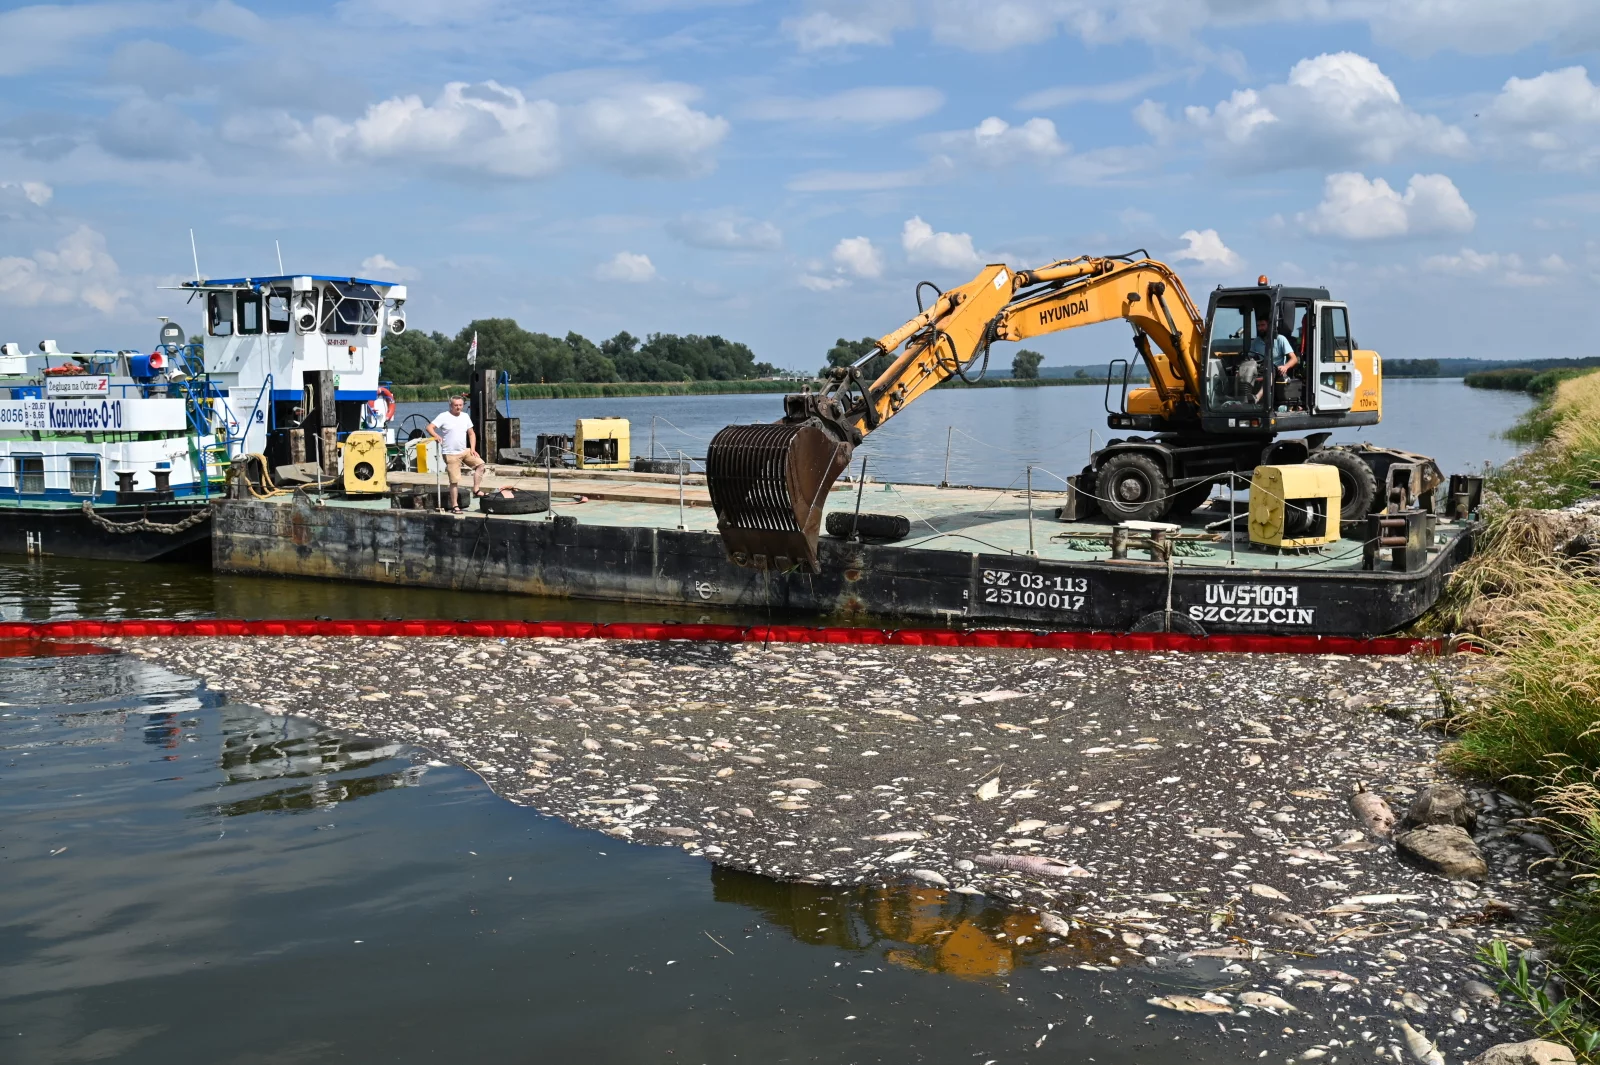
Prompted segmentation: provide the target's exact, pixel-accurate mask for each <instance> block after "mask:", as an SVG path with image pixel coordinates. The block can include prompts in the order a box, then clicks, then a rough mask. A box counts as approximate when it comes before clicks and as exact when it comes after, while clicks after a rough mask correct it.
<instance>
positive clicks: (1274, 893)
mask: <svg viewBox="0 0 1600 1065" xmlns="http://www.w3.org/2000/svg"><path fill="white" fill-rule="evenodd" d="M1250 894H1252V895H1260V896H1261V897H1262V898H1264V899H1276V900H1277V901H1279V902H1288V901H1289V896H1287V895H1285V894H1284V893H1283V892H1281V891H1279V890H1278V889H1277V888H1275V887H1269V886H1268V885H1266V884H1251V885H1250Z"/></svg>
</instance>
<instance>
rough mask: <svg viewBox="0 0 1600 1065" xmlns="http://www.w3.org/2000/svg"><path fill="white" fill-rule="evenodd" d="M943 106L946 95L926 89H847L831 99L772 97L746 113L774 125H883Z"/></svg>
mask: <svg viewBox="0 0 1600 1065" xmlns="http://www.w3.org/2000/svg"><path fill="white" fill-rule="evenodd" d="M943 106H944V93H942V92H940V91H939V90H938V89H934V88H929V87H927V86H880V87H876V88H863V89H846V90H845V91H844V92H836V93H834V94H832V95H831V96H811V97H800V96H769V97H765V98H764V99H760V100H756V101H754V102H753V103H751V104H750V105H749V106H748V107H747V108H746V109H745V113H746V114H748V115H749V116H750V117H751V118H758V119H764V120H767V121H773V122H850V123H858V124H861V125H868V126H882V125H888V124H890V123H893V122H910V121H912V120H914V119H918V118H925V117H927V116H928V115H931V114H933V113H934V112H935V111H937V110H939V108H941V107H943Z"/></svg>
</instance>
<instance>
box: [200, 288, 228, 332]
mask: <svg viewBox="0 0 1600 1065" xmlns="http://www.w3.org/2000/svg"><path fill="white" fill-rule="evenodd" d="M206 309H207V312H208V313H207V315H206V320H207V321H208V322H209V323H210V324H209V326H208V328H207V330H206V331H207V332H208V333H210V334H211V335H212V336H214V337H231V336H233V293H231V292H211V293H207V294H206Z"/></svg>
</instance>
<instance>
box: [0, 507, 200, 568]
mask: <svg viewBox="0 0 1600 1065" xmlns="http://www.w3.org/2000/svg"><path fill="white" fill-rule="evenodd" d="M210 507H211V504H210V503H207V502H204V501H203V500H197V501H195V502H193V503H186V502H178V503H158V504H134V505H128V506H97V507H95V508H94V513H93V514H92V515H90V514H87V513H85V512H84V511H83V510H81V509H78V508H76V507H61V508H59V509H56V508H47V507H17V508H14V509H8V508H5V507H0V554H5V555H24V556H31V557H38V558H43V557H56V558H85V559H93V560H95V561H100V562H200V563H206V562H209V561H210V559H211V520H210V517H209V515H208V514H207V511H208V510H209V508H210ZM96 519H98V520H96Z"/></svg>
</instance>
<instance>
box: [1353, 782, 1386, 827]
mask: <svg viewBox="0 0 1600 1065" xmlns="http://www.w3.org/2000/svg"><path fill="white" fill-rule="evenodd" d="M1350 809H1351V810H1352V811H1353V812H1354V813H1355V815H1356V817H1357V818H1359V819H1360V821H1361V823H1362V824H1363V825H1365V826H1366V829H1367V831H1368V832H1371V833H1372V834H1373V835H1374V836H1377V837H1379V838H1380V839H1388V838H1389V836H1390V834H1391V833H1392V832H1393V831H1394V811H1393V810H1391V809H1389V804H1388V803H1386V802H1384V801H1383V796H1381V795H1376V794H1374V793H1372V792H1370V791H1368V790H1366V786H1365V785H1361V786H1360V788H1359V790H1358V791H1357V792H1356V793H1355V794H1354V795H1352V796H1350Z"/></svg>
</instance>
